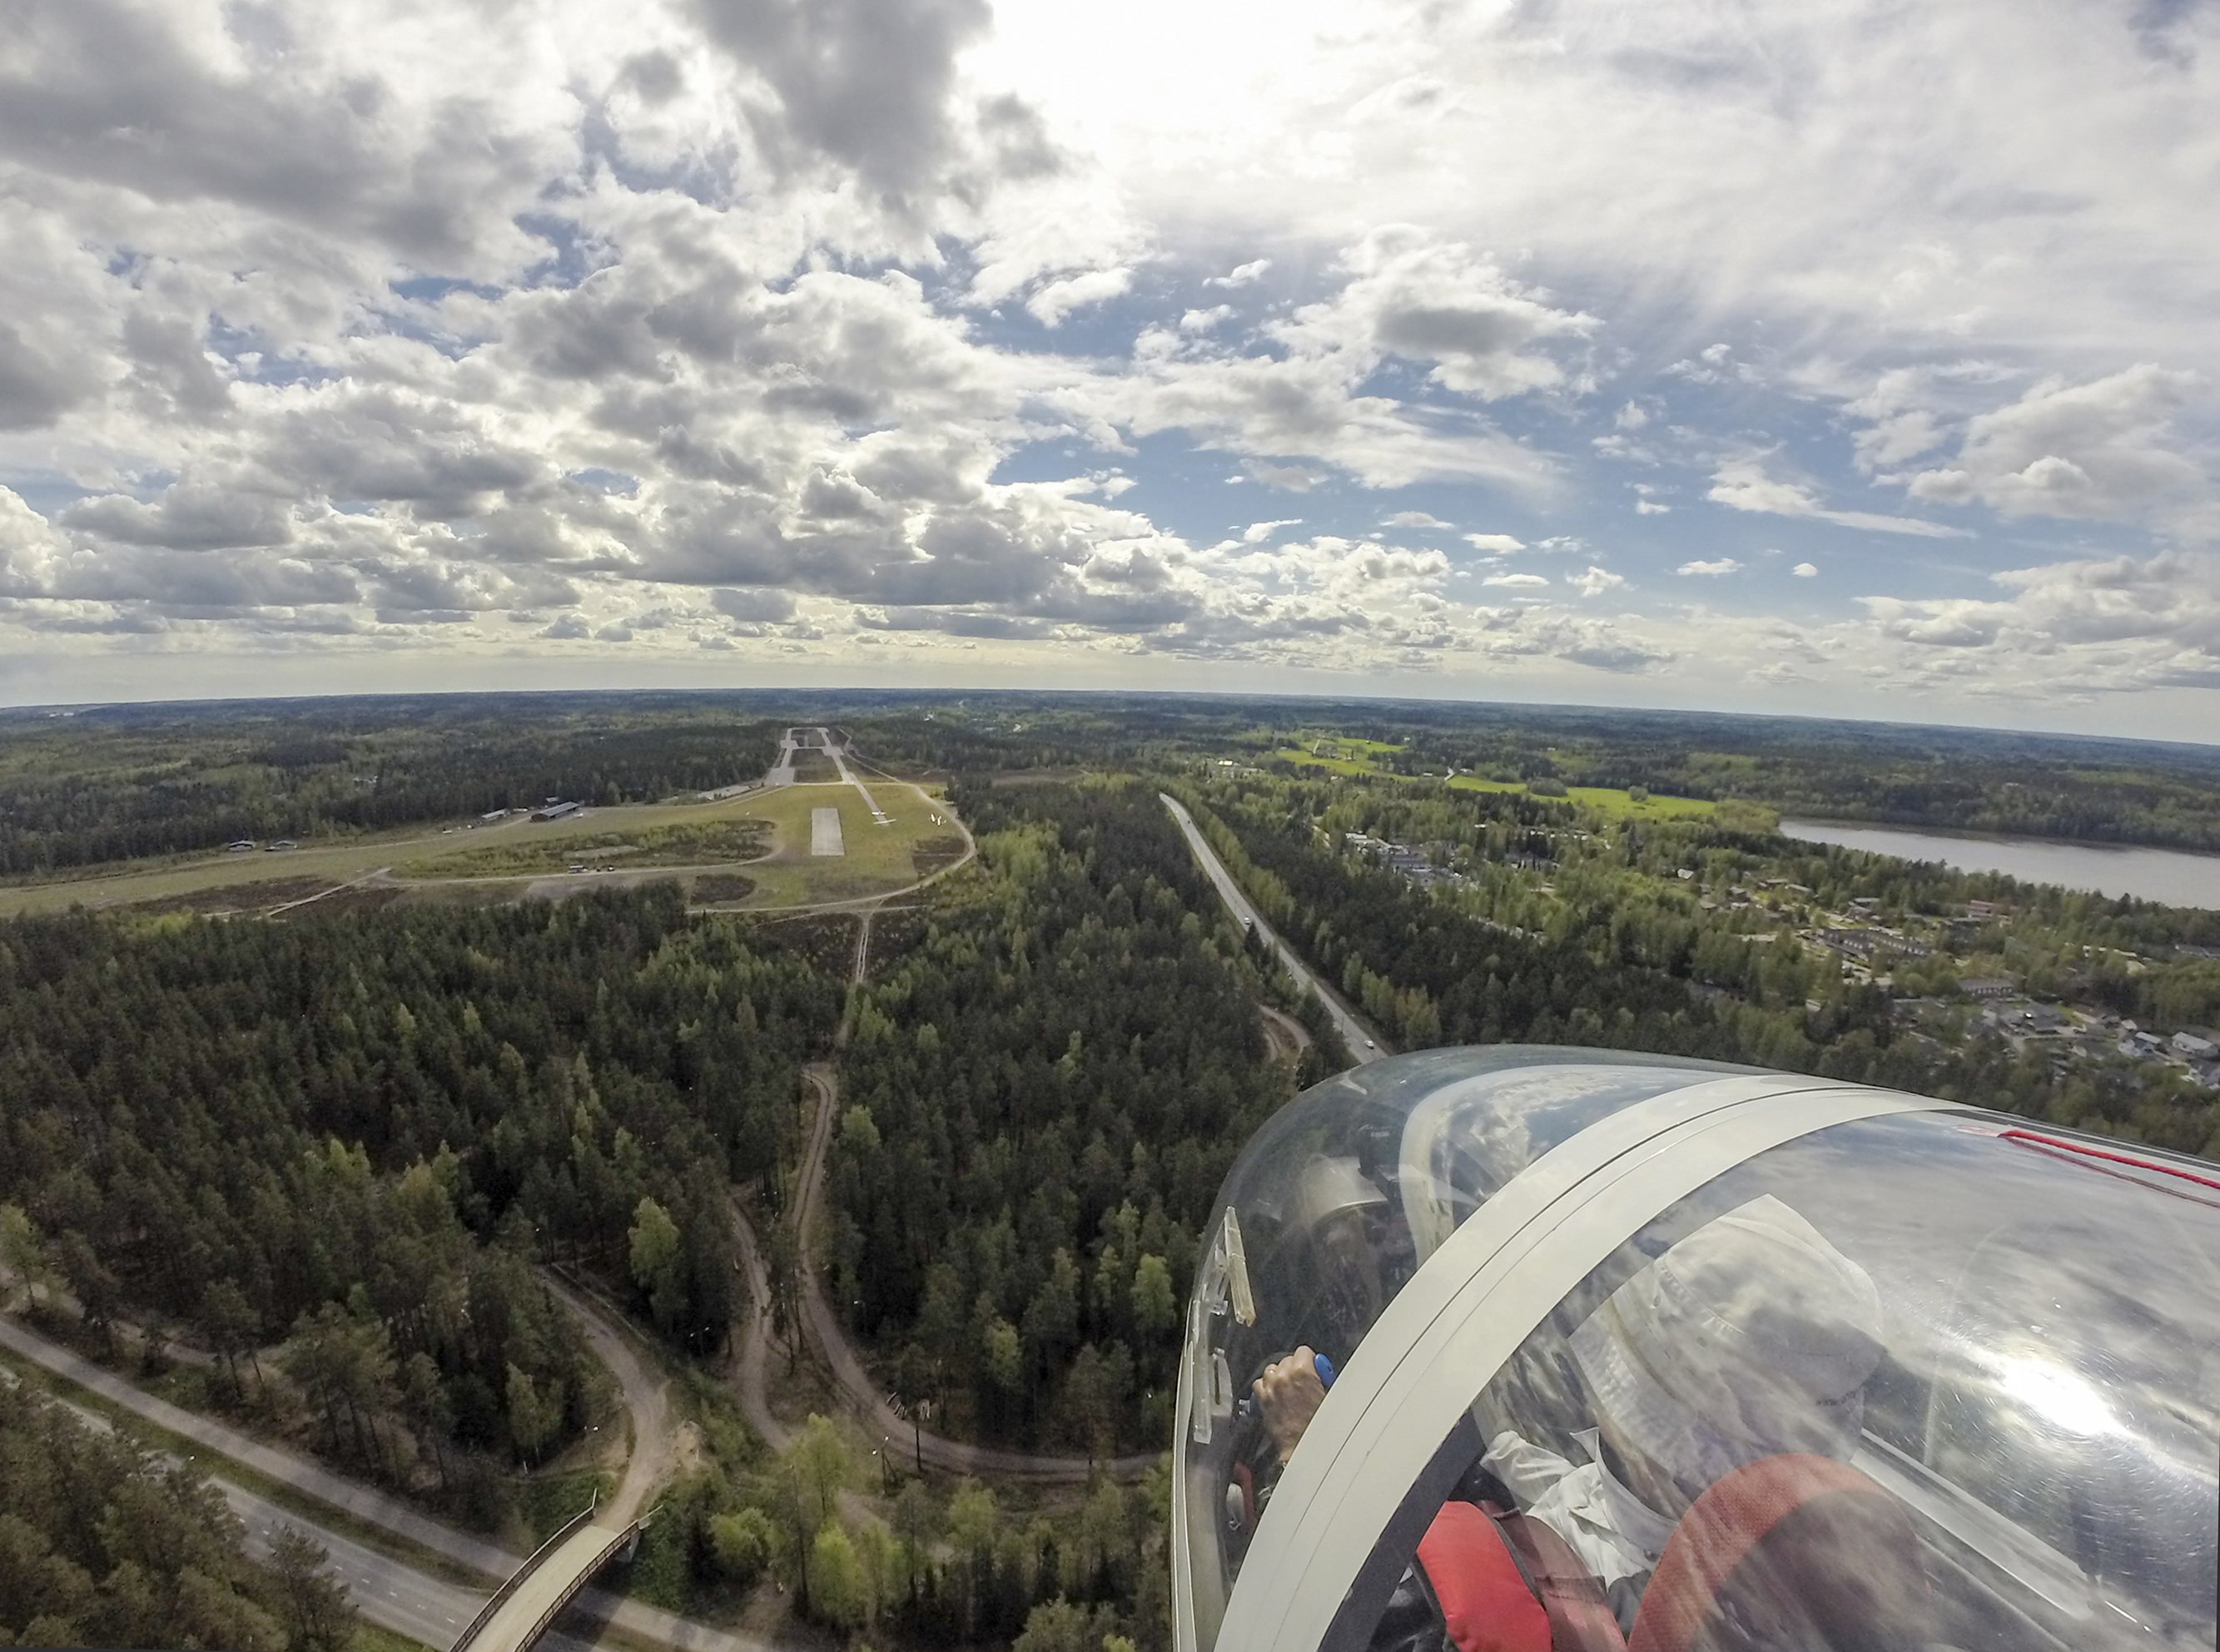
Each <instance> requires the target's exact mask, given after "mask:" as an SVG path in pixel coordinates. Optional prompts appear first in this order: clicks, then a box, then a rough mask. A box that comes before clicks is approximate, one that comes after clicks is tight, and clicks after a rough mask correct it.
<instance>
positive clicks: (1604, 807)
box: [1449, 775, 1719, 820]
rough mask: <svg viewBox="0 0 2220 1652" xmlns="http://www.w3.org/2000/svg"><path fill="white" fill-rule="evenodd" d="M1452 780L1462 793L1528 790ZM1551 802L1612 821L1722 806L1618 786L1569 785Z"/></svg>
mask: <svg viewBox="0 0 2220 1652" xmlns="http://www.w3.org/2000/svg"><path fill="white" fill-rule="evenodd" d="M1449 783H1450V790H1452V791H1460V792H1523V791H1525V790H1526V789H1527V787H1526V785H1525V782H1522V781H1517V780H1481V779H1479V778H1477V777H1475V776H1471V775H1458V776H1455V777H1454V778H1452V779H1451V780H1450V782H1449ZM1537 795H1538V794H1537ZM1549 801H1552V802H1556V801H1570V802H1575V803H1584V804H1586V805H1587V807H1590V808H1592V809H1594V810H1596V811H1597V812H1598V813H1600V814H1603V815H1605V816H1606V818H1608V819H1610V820H1694V819H1697V818H1699V817H1701V816H1704V815H1710V814H1718V808H1719V806H1718V804H1717V803H1714V802H1712V801H1710V800H1709V799H1708V798H1702V797H1662V796H1659V795H1656V793H1652V794H1651V795H1649V796H1648V797H1645V798H1642V799H1639V800H1637V799H1636V798H1635V797H1634V796H1633V795H1631V794H1630V793H1627V792H1625V791H1622V790H1620V789H1618V787H1615V786H1568V787H1566V788H1565V795H1564V798H1562V799H1556V798H1552V799H1550V800H1549Z"/></svg>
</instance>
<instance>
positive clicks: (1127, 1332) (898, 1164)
mask: <svg viewBox="0 0 2220 1652" xmlns="http://www.w3.org/2000/svg"><path fill="white" fill-rule="evenodd" d="M956 801H957V806H958V807H959V808H961V809H962V810H963V812H964V813H965V814H966V816H967V818H969V819H970V820H971V821H972V823H973V826H974V829H975V831H976V832H978V833H979V836H980V855H981V859H982V863H984V869H985V870H984V875H983V876H982V878H981V880H980V881H979V882H978V884H977V885H976V891H975V892H974V893H972V894H970V895H967V896H965V897H964V898H963V899H961V900H958V901H951V903H949V904H947V905H945V906H943V907H939V909H937V910H935V911H934V912H932V914H931V915H930V918H929V920H928V922H927V924H926V928H925V931H924V933H923V935H922V936H921V937H920V938H919V939H918V940H917V942H916V943H915V944H914V945H913V946H912V947H911V948H910V949H909V950H908V951H907V952H906V953H905V954H904V956H903V957H902V958H901V962H900V963H899V964H897V965H896V966H895V968H894V969H892V970H891V972H890V973H889V975H887V976H885V977H884V978H883V979H882V980H880V981H879V982H876V984H875V985H874V986H873V987H871V988H870V990H869V991H868V993H867V994H865V995H864V999H863V1001H862V1002H861V1003H860V1005H859V1007H858V1009H857V1021H856V1026H855V1032H854V1036H853V1038H851V1042H850V1044H849V1047H848V1050H847V1051H846V1054H845V1060H844V1063H843V1076H844V1096H845V1106H846V1111H845V1114H844V1116H843V1118H842V1119H841V1121H840V1125H839V1132H838V1134H837V1136H836V1138H835V1140H834V1157H833V1160H832V1190H833V1194H834V1199H835V1201H836V1204H837V1206H838V1209H839V1213H840V1218H841V1219H840V1222H839V1227H838V1231H837V1233H836V1235H835V1237H834V1238H833V1240H832V1245H831V1253H832V1258H833V1262H834V1267H835V1270H836V1274H835V1277H836V1280H837V1281H838V1283H839V1297H840V1299H841V1300H851V1301H853V1302H856V1303H857V1309H856V1318H857V1325H858V1326H859V1328H860V1329H861V1330H863V1331H864V1332H865V1334H866V1335H867V1336H868V1337H870V1338H871V1339H872V1340H873V1341H874V1342H875V1343H877V1344H878V1346H879V1348H880V1350H881V1351H882V1356H883V1358H884V1363H885V1366H886V1368H887V1369H888V1370H889V1372H890V1373H891V1374H893V1375H894V1377H895V1381H896V1382H897V1383H898V1384H899V1385H900V1386H901V1387H904V1388H907V1389H908V1390H909V1391H911V1392H913V1393H915V1394H917V1395H919V1396H920V1397H927V1398H932V1399H935V1400H939V1402H940V1403H941V1405H942V1406H943V1407H944V1410H945V1415H946V1416H947V1417H948V1418H949V1425H950V1427H951V1429H953V1430H955V1431H958V1432H964V1431H973V1430H976V1431H977V1432H978V1433H979V1434H980V1435H981V1436H982V1437H986V1438H989V1439H994V1440H999V1441H1007V1442H1011V1443H1053V1444H1060V1445H1065V1446H1069V1447H1075V1448H1077V1449H1082V1450H1092V1451H1095V1452H1098V1453H1103V1454H1107V1453H1110V1452H1113V1451H1116V1450H1120V1449H1127V1450H1130V1449H1134V1448H1136V1447H1140V1448H1157V1447H1161V1446H1163V1444H1164V1443H1166V1439H1167V1433H1166V1428H1167V1421H1166V1419H1167V1417H1168V1415H1169V1404H1170V1393H1169V1381H1170V1372H1171V1368H1172V1363H1173V1359H1172V1349H1173V1343H1174V1333H1175V1328H1176V1325H1177V1320H1178V1317H1179V1301H1180V1300H1181V1298H1182V1295H1183V1294H1184V1291H1185V1287H1186V1281H1187V1280H1188V1276H1189V1275H1190V1273H1191V1271H1192V1268H1193V1262H1194V1235H1195V1234H1196V1233H1197V1232H1198V1231H1200V1227H1201V1225H1202V1220H1203V1218H1204V1217H1205V1215H1207V1213H1208V1209H1209V1205H1210V1201H1211V1200H1212V1198H1213V1196H1214V1195H1215V1194H1216V1192H1217V1188H1218V1184H1219V1181H1220V1180H1221V1179H1222V1177H1223V1175H1224V1174H1225V1168H1226V1165H1227V1164H1228V1163H1230V1161H1231V1158H1232V1154H1233V1153H1234V1152H1235V1151H1236V1150H1238V1148H1239V1146H1240V1144H1242V1142H1243V1141H1244V1140H1245V1139H1246V1138H1248V1136H1249V1134H1250V1132H1251V1131H1253V1130H1254V1129H1255V1127H1256V1126H1257V1125H1258V1124H1260V1123H1261V1122H1262V1121H1263V1119H1264V1118H1265V1116H1266V1115H1267V1114H1269V1113H1270V1112H1271V1111H1272V1110H1273V1109H1274V1108H1275V1107H1277V1106H1278V1105H1279V1103H1280V1102H1281V1101H1282V1100H1285V1099H1286V1098H1287V1096H1288V1094H1291V1093H1292V1088H1293V1085H1294V1073H1293V1071H1292V1069H1291V1068H1290V1067H1289V1066H1288V1064H1287V1063H1274V1062H1272V1061H1269V1060H1268V1059H1267V1050H1266V1046H1265V1042H1264V1037H1263V1030H1262V1026H1261V1025H1260V1021H1259V1018H1258V1014H1257V1005H1256V993H1257V984H1256V978H1255V972H1254V969H1253V964H1252V963H1250V960H1249V958H1248V957H1247V954H1246V951H1245V949H1244V946H1243V944H1242V943H1241V941H1240V939H1239V938H1238V937H1237V936H1235V935H1233V934H1232V931H1231V927H1230V926H1229V925H1228V924H1227V923H1226V922H1225V920H1222V919H1221V918H1220V917H1219V912H1220V910H1221V909H1220V908H1219V906H1218V903H1217V898H1216V896H1215V895H1214V894H1213V892H1212V891H1211V889H1210V888H1209V886H1208V885H1207V883H1206V882H1204V880H1203V878H1202V876H1201V875H1200V872H1198V871H1197V870H1195V867H1194V861H1193V858H1192V857H1190V856H1189V855H1188V852H1187V849H1186V846H1185V845H1184V844H1183V843H1182V841H1181V839H1180V837H1179V835H1178V833H1177V832H1176V830H1175V828H1174V827H1173V826H1172V823H1171V821H1170V820H1169V817H1168V816H1167V814H1165V811H1164V809H1163V805H1162V804H1161V803H1160V802H1159V801H1157V795H1156V793H1155V791H1154V789H1151V788H1150V787H1147V786H1144V785H1141V784H1138V783H1132V782H1094V783H1088V784H1084V785H1076V786H1067V785H1039V786H1026V787H1012V788H1005V789H986V788H970V787H967V788H960V789H958V790H957V794H956Z"/></svg>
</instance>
